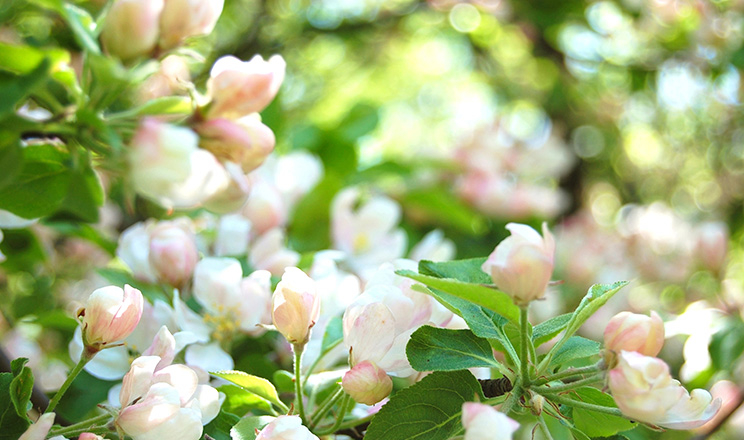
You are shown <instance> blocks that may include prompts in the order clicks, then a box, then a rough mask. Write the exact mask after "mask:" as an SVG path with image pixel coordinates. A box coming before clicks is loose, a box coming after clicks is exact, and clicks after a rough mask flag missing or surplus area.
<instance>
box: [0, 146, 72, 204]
mask: <svg viewBox="0 0 744 440" xmlns="http://www.w3.org/2000/svg"><path fill="white" fill-rule="evenodd" d="M23 156H24V163H23V168H22V169H21V172H20V174H19V175H18V177H17V178H16V179H15V181H14V182H13V183H11V184H10V185H7V186H5V188H3V189H2V190H0V209H5V210H7V211H10V212H12V213H14V214H16V215H18V216H21V217H23V218H36V217H43V216H46V215H48V214H51V213H52V212H54V210H55V209H56V208H57V207H58V206H59V204H60V203H61V202H62V199H64V197H65V195H66V194H67V188H68V186H69V182H70V170H69V169H68V167H67V164H66V160H67V156H66V154H65V153H63V152H60V151H59V150H58V149H57V148H56V147H54V146H52V145H48V144H44V145H32V146H28V147H26V148H24V149H23Z"/></svg>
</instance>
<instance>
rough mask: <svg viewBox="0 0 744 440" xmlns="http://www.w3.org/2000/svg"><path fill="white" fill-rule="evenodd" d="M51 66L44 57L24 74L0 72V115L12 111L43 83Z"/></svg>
mask: <svg viewBox="0 0 744 440" xmlns="http://www.w3.org/2000/svg"><path fill="white" fill-rule="evenodd" d="M51 66H52V63H51V61H49V59H48V58H44V59H43V60H42V61H41V62H40V63H39V64H38V65H37V66H36V67H35V68H34V69H33V70H32V71H30V72H29V73H27V74H25V75H20V76H16V75H8V74H0V116H2V115H4V114H6V113H10V112H12V111H14V110H15V109H16V106H17V105H18V104H19V103H20V102H21V101H23V100H24V99H25V98H26V97H27V96H28V95H29V94H31V93H32V92H33V91H34V90H35V89H36V88H37V87H39V86H40V85H41V84H43V83H44V82H45V81H46V80H47V78H48V75H49V70H50V69H51Z"/></svg>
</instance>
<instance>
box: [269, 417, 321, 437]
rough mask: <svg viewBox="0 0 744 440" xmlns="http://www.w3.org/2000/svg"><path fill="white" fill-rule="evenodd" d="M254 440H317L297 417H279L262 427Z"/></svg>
mask: <svg viewBox="0 0 744 440" xmlns="http://www.w3.org/2000/svg"><path fill="white" fill-rule="evenodd" d="M256 440H319V439H318V437H317V436H315V435H314V434H313V433H312V432H310V430H309V429H307V428H306V427H305V426H303V425H302V419H300V417H299V416H279V417H277V418H276V419H274V420H273V421H272V422H271V423H269V424H268V425H266V426H264V428H263V429H262V430H261V432H260V433H259V434H258V436H257V437H256Z"/></svg>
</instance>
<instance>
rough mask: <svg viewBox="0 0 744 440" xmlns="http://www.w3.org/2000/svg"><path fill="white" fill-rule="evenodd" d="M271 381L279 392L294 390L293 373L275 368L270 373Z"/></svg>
mask: <svg viewBox="0 0 744 440" xmlns="http://www.w3.org/2000/svg"><path fill="white" fill-rule="evenodd" d="M271 381H272V382H273V383H274V385H275V386H276V389H277V390H279V391H280V392H294V389H295V387H294V373H290V372H289V371H287V370H276V371H274V373H273V374H272V375H271Z"/></svg>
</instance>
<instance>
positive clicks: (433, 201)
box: [401, 187, 491, 283]
mask: <svg viewBox="0 0 744 440" xmlns="http://www.w3.org/2000/svg"><path fill="white" fill-rule="evenodd" d="M401 205H402V206H404V207H405V209H406V210H407V211H415V212H416V215H417V217H423V218H424V219H425V221H426V222H427V223H431V224H436V225H446V226H450V227H453V228H456V229H458V230H459V231H461V232H463V233H466V234H469V235H481V234H483V233H485V232H486V230H487V228H486V225H487V223H488V222H487V221H486V219H485V217H483V216H482V215H481V214H480V213H478V212H477V211H475V210H474V209H473V208H472V207H470V206H468V205H467V204H465V203H464V202H463V201H462V200H460V199H459V198H457V197H456V196H454V195H453V194H451V193H450V192H448V191H447V190H446V189H445V188H437V187H433V188H426V189H418V190H412V191H409V192H407V193H406V194H405V195H404V196H403V200H402V201H401ZM488 282H489V283H490V282H491V280H490V279H489V280H488Z"/></svg>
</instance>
